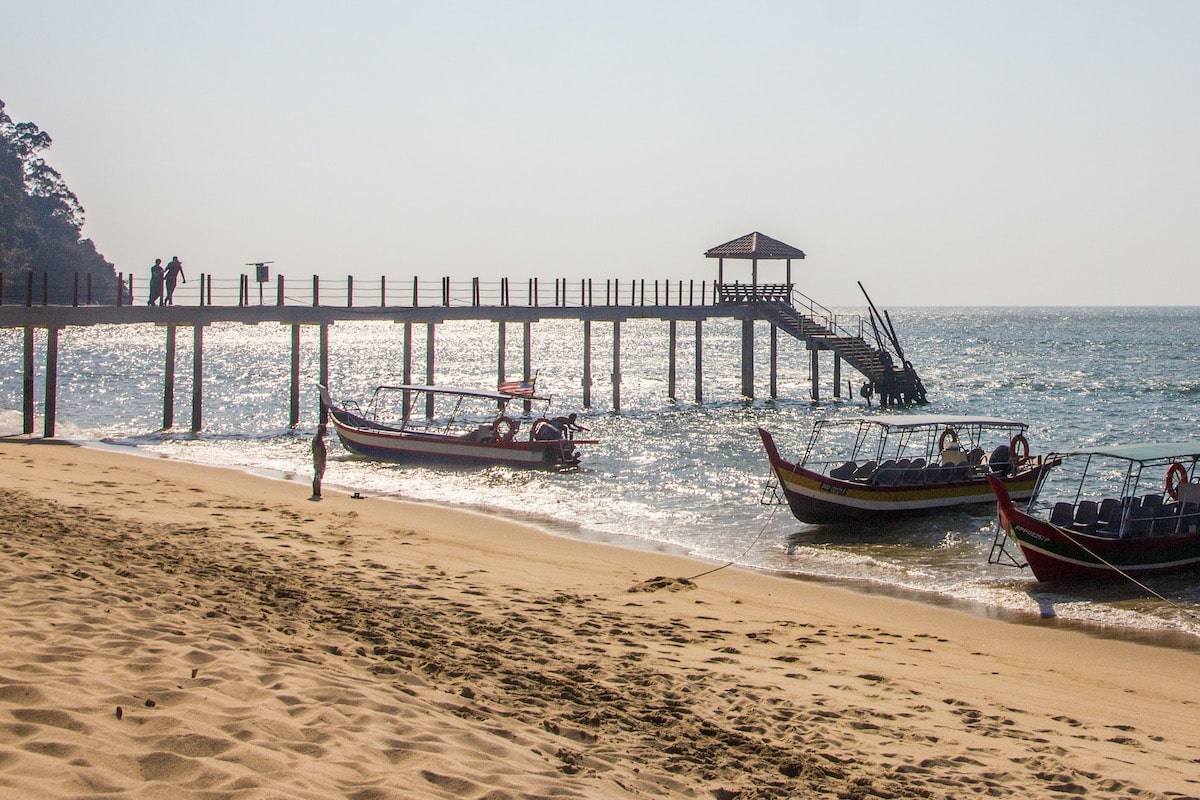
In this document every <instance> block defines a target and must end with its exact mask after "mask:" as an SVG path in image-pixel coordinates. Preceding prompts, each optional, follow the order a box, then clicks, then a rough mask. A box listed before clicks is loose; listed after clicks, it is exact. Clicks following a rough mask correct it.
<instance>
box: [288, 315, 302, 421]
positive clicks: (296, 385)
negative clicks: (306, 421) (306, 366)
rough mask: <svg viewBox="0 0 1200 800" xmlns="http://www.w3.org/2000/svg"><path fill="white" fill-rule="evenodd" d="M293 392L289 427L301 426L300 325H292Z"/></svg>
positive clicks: (291, 393) (290, 396) (289, 405)
mask: <svg viewBox="0 0 1200 800" xmlns="http://www.w3.org/2000/svg"><path fill="white" fill-rule="evenodd" d="M291 377H292V380H291V392H290V393H289V397H288V400H289V402H288V427H290V428H294V427H296V426H297V425H299V424H300V325H299V324H297V323H295V322H293V323H292V372H291Z"/></svg>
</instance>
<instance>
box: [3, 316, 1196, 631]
mask: <svg viewBox="0 0 1200 800" xmlns="http://www.w3.org/2000/svg"><path fill="white" fill-rule="evenodd" d="M844 312H845V313H846V314H857V313H859V309H845V310H844ZM890 315H891V319H892V321H893V323H894V324H895V327H896V330H897V332H898V334H899V338H900V344H901V345H902V347H903V348H904V351H905V356H906V357H907V358H908V359H910V360H911V361H912V362H913V363H914V365H915V366H916V367H917V369H918V371H919V372H920V374H921V377H922V379H923V381H924V384H925V386H926V388H927V390H928V394H929V400H930V405H928V406H925V407H922V408H920V409H917V410H916V411H919V413H953V414H971V415H986V416H996V417H1007V418H1013V419H1019V420H1023V421H1025V422H1027V423H1028V424H1029V425H1030V430H1029V433H1028V438H1029V440H1030V447H1031V450H1032V452H1033V453H1034V454H1038V453H1044V452H1047V451H1048V450H1052V449H1070V448H1075V447H1083V446H1088V445H1098V444H1116V443H1123V442H1134V441H1177V440H1191V439H1200V324H1198V323H1200V309H1196V308H995V307H988V308H953V309H951V308H904V309H892V310H891V312H890ZM513 327H516V326H513ZM518 330H519V328H518ZM692 330H693V329H692V325H691V324H686V323H685V324H680V325H679V334H680V335H679V337H678V347H677V376H678V377H677V382H676V386H675V394H676V400H674V401H672V400H670V399H669V398H668V382H667V375H668V357H667V352H668V346H669V340H668V326H667V323H665V322H662V321H658V320H631V321H628V322H625V323H623V324H622V327H621V359H620V371H621V384H620V389H621V391H620V397H621V408H620V410H619V411H614V410H613V408H612V396H613V393H612V373H613V369H614V364H613V359H612V333H613V329H612V326H611V325H608V324H593V326H592V387H591V402H592V406H591V408H589V409H583V407H582V404H583V386H582V383H583V331H582V325H581V324H580V323H579V322H572V321H550V320H547V321H543V322H538V323H535V324H534V332H533V347H532V354H531V358H532V363H533V366H534V368H535V369H536V370H537V371H538V380H537V388H538V392H539V394H547V395H551V396H552V397H553V404H552V406H551V411H552V412H553V413H555V414H565V413H569V412H571V411H577V412H581V418H580V421H581V422H582V423H583V424H584V425H585V426H586V427H587V428H588V431H587V433H586V434H581V436H588V437H589V438H596V439H599V440H600V443H599V444H597V445H593V446H587V447H584V448H582V451H583V462H582V465H581V467H580V468H579V469H578V470H574V471H566V472H550V471H541V470H517V469H511V468H507V467H478V468H471V469H452V468H445V467H441V468H439V467H433V466H407V465H396V464H382V463H373V462H370V461H366V460H363V459H360V458H357V457H354V456H351V455H349V454H347V453H346V452H345V451H344V450H343V449H342V448H341V446H340V444H339V443H338V441H337V439H336V436H331V438H330V441H329V465H328V468H327V471H326V474H325V483H326V486H330V487H332V486H338V487H342V488H344V489H346V490H353V491H358V492H360V493H362V494H364V495H367V496H369V497H397V498H410V499H417V500H424V501H432V502H437V503H443V504H451V505H461V506H466V507H469V508H472V509H479V510H485V511H489V512H492V513H498V514H504V515H509V516H513V517H516V518H520V519H523V520H526V521H529V522H533V523H536V524H539V525H541V526H543V527H546V528H549V529H550V530H552V531H554V532H556V533H558V534H560V535H564V536H576V537H581V538H588V539H593V540H602V541H607V542H610V543H613V544H617V545H620V546H625V547H634V548H652V549H658V550H664V551H670V552H681V553H687V554H691V555H694V556H697V557H699V558H701V559H706V560H709V561H711V562H712V564H713V566H718V565H722V564H725V563H728V562H733V563H734V564H735V565H736V566H738V567H741V568H747V569H759V570H766V571H771V572H773V573H778V574H783V575H792V576H796V577H798V578H806V579H821V580H831V581H836V582H839V583H841V584H844V585H850V586H853V587H855V588H857V589H859V590H862V591H881V592H892V593H900V594H904V595H906V596H909V597H913V598H916V599H918V600H923V601H926V602H932V603H943V604H953V605H958V606H960V607H964V608H969V609H972V610H975V611H978V612H980V613H985V614H989V615H993V616H1007V617H1011V618H1014V619H1029V620H1045V619H1050V618H1053V619H1054V620H1056V621H1057V623H1058V624H1062V623H1063V622H1066V623H1068V624H1070V623H1078V624H1081V625H1084V626H1087V627H1088V628H1089V629H1091V630H1094V631H1100V632H1103V633H1105V634H1111V635H1119V636H1126V637H1129V636H1138V637H1151V638H1157V639H1162V640H1164V641H1165V640H1170V641H1172V642H1176V641H1182V642H1184V643H1185V644H1187V643H1191V645H1190V646H1196V643H1197V642H1200V575H1198V574H1195V573H1194V574H1191V575H1184V576H1173V577H1164V578H1155V579H1153V580H1150V581H1147V583H1148V585H1149V587H1150V589H1152V590H1153V591H1152V592H1147V591H1146V590H1144V589H1141V588H1139V587H1137V586H1134V585H1133V584H1128V583H1121V582H1118V583H1114V584H1113V585H1111V586H1103V587H1099V586H1077V587H1068V586H1046V585H1042V584H1038V583H1037V582H1035V581H1034V579H1033V577H1032V576H1031V574H1030V572H1029V570H1028V569H1024V570H1018V569H1016V568H1014V567H1011V566H1003V565H992V564H989V563H988V553H989V551H990V549H991V546H992V542H993V539H994V537H995V532H996V523H995V507H994V506H992V505H985V506H978V507H974V508H972V509H970V510H953V511H947V512H944V513H939V514H935V515H932V516H929V517H925V518H919V519H910V520H904V521H898V522H887V523H870V524H863V525H854V526H812V525H806V524H803V523H800V522H798V521H797V520H796V519H795V518H794V517H792V516H791V514H790V512H789V511H788V509H787V507H786V506H779V505H763V504H762V503H761V502H760V500H761V499H762V497H763V490H764V486H765V485H766V482H767V479H768V477H769V469H768V464H767V459H766V455H765V453H764V452H763V449H762V446H761V442H760V440H759V437H758V434H757V432H756V428H757V427H758V426H762V427H764V428H767V429H769V430H770V431H772V432H773V433H774V434H775V437H776V440H777V442H778V443H779V446H780V449H781V450H782V452H783V454H784V455H785V457H792V458H796V457H798V456H799V455H800V453H801V449H802V447H803V446H804V443H805V442H806V441H807V436H808V433H809V431H810V429H811V426H812V423H813V421H814V420H816V419H820V418H825V417H848V416H857V415H862V414H871V413H878V412H879V410H878V409H877V408H868V407H867V406H866V404H865V402H864V401H863V399H862V398H861V397H860V396H859V395H858V393H857V391H856V390H857V387H858V386H859V385H860V384H861V381H862V379H861V376H859V375H858V374H857V373H855V372H854V371H853V370H852V369H850V368H849V366H848V365H846V364H845V363H843V367H842V376H843V382H845V383H847V384H848V385H844V386H842V387H841V392H840V393H841V397H840V398H834V396H833V387H832V385H831V380H832V372H833V370H832V359H831V358H830V356H829V355H828V354H823V356H822V362H821V370H822V371H821V375H820V378H821V382H820V397H821V400H820V401H819V402H813V401H812V399H811V396H810V379H809V369H810V361H809V356H810V354H809V352H808V351H807V350H805V349H804V348H803V345H801V344H800V343H798V342H795V341H793V340H791V339H789V338H788V337H786V336H784V335H781V336H780V342H779V380H778V397H777V398H776V399H770V398H769V397H768V394H769V386H768V381H769V372H768V364H769V336H768V335H767V332H768V328H767V326H766V325H765V323H760V324H759V327H758V333H757V337H756V364H757V380H756V392H755V393H756V394H757V395H758V397H757V398H756V399H754V400H749V399H746V398H744V397H742V396H741V389H740V380H741V376H740V365H739V360H740V336H741V326H740V324H739V323H738V322H736V321H731V320H719V319H712V320H708V321H706V322H705V323H704V328H703V342H702V347H703V382H702V389H703V400H702V402H701V403H699V404H697V403H696V402H695V400H694V397H695V382H694V376H693V365H694V364H695V353H694V337H693V335H692ZM867 331H868V335H870V334H869V331H870V329H869V327H868V328H867ZM413 332H414V336H413V347H412V350H413V358H414V363H413V365H412V374H413V375H414V376H420V377H415V378H414V379H415V380H423V378H424V375H425V363H424V356H425V341H424V334H425V327H424V326H423V325H416V326H414V328H413ZM302 338H303V341H302V355H301V374H302V376H303V379H302V396H301V404H302V405H301V422H300V425H299V426H298V427H297V428H295V429H291V428H289V427H288V397H289V367H290V347H291V344H290V329H289V328H288V327H287V326H284V325H265V324H264V325H256V326H248V325H241V324H218V325H213V326H211V327H210V328H208V329H206V331H205V339H204V378H203V379H204V387H203V388H204V408H203V430H202V431H201V432H200V433H199V434H198V435H193V434H191V433H189V432H188V427H189V424H190V412H191V407H190V398H191V379H192V372H191V369H190V366H191V363H192V359H191V338H190V337H187V336H181V337H179V343H178V347H177V363H176V376H177V382H176V392H175V396H176V405H177V407H176V409H175V421H176V427H175V428H174V429H173V430H170V431H162V430H161V426H162V419H163V407H162V383H163V373H164V359H165V341H164V339H165V335H164V332H163V329H162V328H160V327H156V326H153V325H131V326H96V327H89V328H68V329H65V330H63V331H62V332H61V334H60V339H59V381H58V386H59V389H58V417H57V420H58V426H57V433H58V435H59V436H60V437H62V438H69V439H73V440H76V441H80V442H84V443H92V444H100V445H103V446H115V447H120V448H127V449H132V450H135V451H138V452H141V453H145V454H151V455H158V456H166V457H170V458H174V459H179V460H184V461H190V462H195V463H202V464H213V465H220V466H232V467H240V468H243V469H246V470H249V471H253V472H256V473H260V474H266V475H270V476H276V477H283V478H287V479H291V480H295V481H297V482H298V485H297V487H296V491H297V494H298V496H299V495H303V496H305V497H306V496H307V493H308V491H309V487H308V481H309V480H310V479H311V474H312V461H311V451H310V444H309V442H310V439H311V437H312V435H313V433H314V432H315V429H316V424H317V418H318V413H319V412H318V409H319V401H318V395H317V391H316V386H315V382H316V378H317V375H318V364H317V350H318V347H317V341H316V329H315V328H311V327H305V328H304V329H303V334H302ZM520 338H521V337H520V336H519V335H514V333H513V331H511V330H510V333H509V336H508V337H507V343H508V348H507V352H506V364H507V365H508V371H509V375H508V377H510V378H514V377H521V376H520V375H519V374H518V373H519V371H520V364H521V363H522V355H521V352H520ZM497 340H498V337H497V330H496V325H495V324H494V323H484V322H478V323H477V322H451V323H447V324H443V325H440V326H438V328H437V338H436V357H435V362H434V363H435V373H434V382H435V383H437V384H439V385H443V386H453V387H457V388H481V389H490V388H494V387H495V385H496V381H497V366H496V361H497V353H496V349H497ZM43 347H44V341H43V337H41V336H39V337H38V342H37V353H36V363H37V365H38V371H39V372H40V370H41V367H42V365H44V363H45V357H44V351H43V349H42V348H43ZM402 348H403V328H402V327H401V326H399V325H396V324H394V323H391V322H376V321H363V322H354V323H344V322H339V323H337V324H336V325H333V326H332V327H331V328H330V384H331V389H332V391H333V393H334V395H335V397H337V398H341V399H355V400H360V401H361V400H365V399H366V398H367V397H368V396H369V394H370V392H371V391H372V390H373V389H374V387H375V386H377V385H379V384H388V383H393V384H394V383H399V382H401V378H402V369H403V367H402V363H403V349H402ZM22 352H23V351H22V334H21V332H20V331H19V330H3V331H0V433H16V432H19V431H20V428H21V417H20V408H21V387H22V377H21V376H22V369H23V366H22V363H23V362H22V358H23V356H22ZM847 379H849V380H847ZM36 384H37V391H38V393H39V396H38V398H37V403H38V408H39V409H40V408H41V402H42V400H41V397H40V392H41V391H42V389H43V381H42V380H41V376H40V375H39V376H38V379H37V381H36ZM525 424H526V425H528V422H526V423H525ZM39 425H40V420H39ZM39 431H40V428H39ZM1164 478H1165V476H1164ZM793 612H794V613H795V614H796V615H797V617H802V616H803V609H794V610H793Z"/></svg>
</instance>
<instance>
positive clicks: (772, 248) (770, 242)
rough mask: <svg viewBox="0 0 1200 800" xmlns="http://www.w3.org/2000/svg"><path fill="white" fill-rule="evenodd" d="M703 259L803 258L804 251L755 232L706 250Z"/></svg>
mask: <svg viewBox="0 0 1200 800" xmlns="http://www.w3.org/2000/svg"><path fill="white" fill-rule="evenodd" d="M704 257H705V258H747V259H750V258H763V259H771V258H804V251H803V250H801V249H800V248H798V247H792V246H791V245H790V244H786V243H784V242H781V241H779V240H778V239H772V238H771V237H770V236H767V235H766V234H763V233H759V232H758V231H755V232H753V233H747V234H746V235H745V236H740V237H738V238H737V239H734V240H732V241H729V242H726V243H725V244H719V245H717V246H716V247H714V248H712V249H710V250H706V251H705V253H704Z"/></svg>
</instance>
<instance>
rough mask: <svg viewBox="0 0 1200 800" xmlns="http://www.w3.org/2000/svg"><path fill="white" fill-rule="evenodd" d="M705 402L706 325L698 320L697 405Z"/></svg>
mask: <svg viewBox="0 0 1200 800" xmlns="http://www.w3.org/2000/svg"><path fill="white" fill-rule="evenodd" d="M703 402H704V323H703V322H701V321H700V320H696V404H697V405H699V404H700V403H703Z"/></svg>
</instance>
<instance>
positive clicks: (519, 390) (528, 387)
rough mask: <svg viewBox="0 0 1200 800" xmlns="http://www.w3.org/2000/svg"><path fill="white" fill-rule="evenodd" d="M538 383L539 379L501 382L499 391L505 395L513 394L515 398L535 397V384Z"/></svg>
mask: <svg viewBox="0 0 1200 800" xmlns="http://www.w3.org/2000/svg"><path fill="white" fill-rule="evenodd" d="M536 383H537V377H536V376H535V377H534V378H533V380H528V381H500V385H499V386H498V387H497V389H496V390H497V391H499V392H503V393H504V394H511V395H512V396H513V397H533V389H534V384H536Z"/></svg>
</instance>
